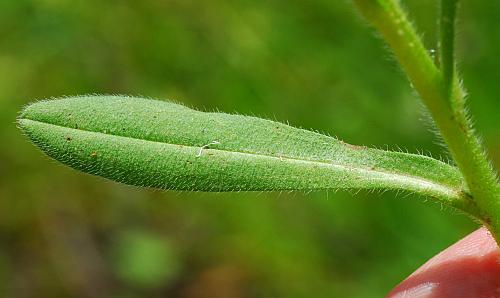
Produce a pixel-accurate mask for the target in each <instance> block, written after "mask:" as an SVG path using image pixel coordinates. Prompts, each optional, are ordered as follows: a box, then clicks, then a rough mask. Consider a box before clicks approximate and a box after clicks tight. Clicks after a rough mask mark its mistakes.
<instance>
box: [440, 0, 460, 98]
mask: <svg viewBox="0 0 500 298" xmlns="http://www.w3.org/2000/svg"><path fill="white" fill-rule="evenodd" d="M457 3H458V0H442V1H441V14H440V20H439V25H440V42H439V50H440V58H441V59H440V62H441V71H442V73H443V85H444V88H445V94H447V95H451V94H450V93H451V89H452V85H453V83H454V82H453V81H454V79H455V78H456V76H455V56H454V48H455V23H456V21H455V20H456V13H457Z"/></svg>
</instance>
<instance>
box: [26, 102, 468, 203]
mask: <svg viewBox="0 0 500 298" xmlns="http://www.w3.org/2000/svg"><path fill="white" fill-rule="evenodd" d="M18 123H19V126H20V128H21V129H22V130H23V131H24V132H25V134H26V135H27V136H28V137H29V138H30V139H31V140H32V141H33V142H34V143H35V144H36V145H38V146H39V147H40V148H41V149H42V150H43V151H44V152H45V153H46V154H47V155H49V156H51V157H53V158H55V159H56V160H58V161H60V162H62V163H64V164H67V165H69V166H71V167H73V168H75V169H78V170H81V171H83V172H87V173H90V174H94V175H98V176H102V177H106V178H109V179H112V180H115V181H118V182H122V183H126V184H132V185H137V186H145V187H155V188H162V189H173V190H192V191H274V190H315V189H382V190H384V189H395V190H405V191H410V192H415V193H419V194H422V195H425V196H427V197H432V198H435V199H437V200H439V201H441V202H444V203H447V204H448V205H451V206H454V207H457V208H459V209H467V208H468V209H470V206H468V204H469V201H468V199H467V198H466V196H465V194H464V193H463V192H462V191H461V189H462V187H463V181H462V177H461V175H460V173H459V172H458V171H457V169H456V168H454V167H452V166H450V165H448V164H446V163H443V162H440V161H437V160H434V159H432V158H429V157H425V156H419V155H414V154H404V153H400V152H387V151H382V150H377V149H370V148H366V147H362V146H354V145H349V144H346V143H344V142H342V141H340V140H338V139H335V138H333V137H330V136H326V135H322V134H319V133H316V132H312V131H307V130H303V129H298V128H294V127H291V126H288V125H285V124H282V123H278V122H274V121H269V120H264V119H260V118H256V117H248V116H241V115H230V114H225V113H208V112H200V111H196V110H192V109H189V108H187V107H185V106H182V105H179V104H175V103H172V102H163V101H157V100H149V99H143V98H134V97H126V96H82V97H72V98H64V99H57V100H47V101H40V102H36V103H34V104H32V105H29V106H28V107H26V108H25V109H24V110H23V112H22V113H21V115H20V117H19V119H18Z"/></svg>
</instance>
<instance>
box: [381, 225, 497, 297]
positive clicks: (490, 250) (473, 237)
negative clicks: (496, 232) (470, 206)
mask: <svg viewBox="0 0 500 298" xmlns="http://www.w3.org/2000/svg"><path fill="white" fill-rule="evenodd" d="M388 297H391V298H396V297H397V298H402V297H433V298H441V297H500V251H499V248H498V245H497V244H496V242H495V240H494V238H493V237H492V235H491V234H490V233H489V232H488V230H486V229H485V228H480V229H478V230H477V231H475V232H473V233H471V234H470V235H468V236H466V237H465V238H463V239H462V240H460V241H458V242H457V243H455V244H453V245H452V246H450V247H449V248H448V249H446V250H444V251H442V252H441V253H439V254H438V255H436V256H435V257H433V258H432V259H430V260H429V261H428V262H426V263H425V264H424V265H422V266H421V267H420V268H419V269H417V270H416V271H415V272H414V273H413V274H412V275H410V276H409V277H408V278H407V279H405V280H404V281H403V282H401V283H400V284H399V285H398V286H396V287H395V288H394V289H393V290H392V291H391V292H390V293H389V295H388Z"/></svg>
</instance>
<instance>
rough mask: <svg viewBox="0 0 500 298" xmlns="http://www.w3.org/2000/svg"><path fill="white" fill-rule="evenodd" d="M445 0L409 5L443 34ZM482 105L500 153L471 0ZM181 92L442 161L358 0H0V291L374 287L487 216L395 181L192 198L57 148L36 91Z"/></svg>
mask: <svg viewBox="0 0 500 298" xmlns="http://www.w3.org/2000/svg"><path fill="white" fill-rule="evenodd" d="M437 2H438V1H435V0H412V1H405V4H406V5H407V7H409V8H410V9H411V15H412V18H413V19H414V20H415V21H416V23H417V24H418V27H419V29H420V31H421V32H423V33H424V38H425V42H426V45H427V46H428V48H429V49H435V48H436V42H435V40H436V34H435V30H436V24H435V23H436V21H435V17H436V6H437ZM462 2H463V7H462V9H461V18H460V26H459V27H460V36H459V39H458V48H459V57H460V66H461V69H462V72H463V77H464V79H465V86H466V87H467V89H468V90H469V92H470V99H469V104H470V110H471V111H472V113H473V114H474V116H475V118H474V119H475V122H476V127H477V129H478V130H479V132H480V133H481V135H482V136H483V138H484V142H485V144H486V147H487V148H488V150H489V153H490V156H491V157H492V159H493V161H494V164H495V165H496V167H497V168H498V166H499V165H500V138H499V136H500V117H499V112H500V109H499V101H498V94H499V93H500V84H499V83H498V77H499V75H500V59H498V53H499V52H500V32H499V31H498V28H499V25H500V21H499V19H498V15H497V12H498V11H500V2H499V1H482V2H481V3H477V1H471V0H464V1H462ZM89 93H109V94H130V95H143V96H147V97H152V98H159V99H175V100H177V101H180V102H183V103H185V104H187V105H189V106H193V107H197V108H199V109H204V110H215V109H219V110H221V111H225V112H238V113H241V114H252V115H258V116H261V117H265V118H270V119H277V120H280V121H289V122H290V123H291V124H292V125H294V126H300V127H305V128H313V129H316V130H319V131H323V132H326V133H329V134H331V135H336V136H338V137H339V138H341V139H343V140H345V141H346V142H349V143H352V144H364V145H371V146H376V147H381V148H390V149H396V148H398V146H399V147H400V148H403V149H404V150H408V151H410V152H417V151H423V152H425V153H426V154H432V155H433V156H435V157H438V158H439V157H440V156H441V158H443V159H446V158H447V157H446V153H444V151H443V148H442V147H441V146H440V144H439V141H436V140H437V139H436V137H435V135H434V134H433V133H431V132H429V131H428V128H432V124H431V123H430V122H429V121H428V120H426V118H427V117H426V116H425V113H423V109H422V107H421V104H420V103H419V102H418V100H417V99H416V96H415V95H414V94H413V92H412V91H411V89H410V87H409V84H408V83H407V82H406V80H405V78H404V76H403V74H402V72H401V71H400V69H399V68H398V66H397V65H396V63H395V62H394V59H393V58H392V57H391V55H390V53H389V52H388V51H387V49H386V47H385V46H384V45H383V43H382V42H381V41H380V40H379V39H378V38H377V37H376V36H375V34H374V33H373V31H372V30H371V29H370V28H369V27H368V26H367V25H366V23H365V22H364V21H363V20H362V19H361V18H360V17H358V15H357V14H356V13H355V11H354V9H353V6H352V3H350V1H332V0H315V1H299V0H291V1H246V0H238V1H235V0H211V1H195V0H143V1H135V0H110V1H101V0H71V1H70V0H2V1H0V121H1V122H0V140H1V149H0V296H1V297H185V298H189V297H222V298H224V297H236V298H237V297H379V296H382V295H384V294H385V293H386V292H387V291H388V290H390V289H391V287H393V286H394V285H395V284H397V283H398V282H399V281H400V280H401V279H403V278H404V277H405V276H406V275H408V274H409V273H411V272H412V271H413V270H414V269H416V268H417V267H418V266H419V265H420V264H422V263H423V262H424V261H425V260H427V259H428V258H430V257H431V256H433V255H434V254H436V253H437V252H439V251H440V250H442V249H444V248H445V247H447V246H448V245H450V244H452V243H453V242H455V241H456V240H458V239H459V238H461V237H463V236H464V235H466V234H467V233H469V232H471V231H472V230H474V229H475V228H477V225H475V224H474V223H472V222H471V221H469V219H467V218H466V217H465V216H463V215H461V214H458V213H456V212H453V211H451V210H444V211H443V210H442V207H441V206H439V205H437V204H425V203H423V202H422V200H421V199H418V198H416V197H413V196H402V195H396V194H395V193H386V194H383V195H380V194H370V193H366V192H361V193H359V194H358V195H356V196H354V195H353V194H351V193H343V192H338V193H333V192H330V193H326V192H316V193H309V194H305V193H292V194H288V193H286V194H285V193H282V194H280V193H269V194H268V193H229V194H207V193H197V194H191V193H178V192H164V191H154V190H147V189H138V188H134V187H129V186H125V185H120V184H117V183H113V182H109V181H106V180H104V179H101V178H98V177H92V176H89V175H86V174H82V173H79V172H76V171H74V170H72V169H69V168H67V167H65V166H62V165H59V164H57V163H56V162H54V161H51V160H49V159H48V158H47V157H46V156H44V155H43V154H42V153H41V152H40V151H38V150H37V149H36V148H35V147H34V146H32V145H31V144H30V143H29V142H28V141H27V140H26V138H24V137H23V136H22V135H21V133H20V131H19V130H18V129H17V128H16V123H15V118H16V115H17V113H18V111H19V110H20V109H21V108H22V107H23V105H25V104H27V103H29V102H31V101H34V100H36V99H42V98H50V97H58V96H66V95H77V94H89Z"/></svg>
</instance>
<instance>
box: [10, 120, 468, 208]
mask: <svg viewBox="0 0 500 298" xmlns="http://www.w3.org/2000/svg"><path fill="white" fill-rule="evenodd" d="M20 120H27V121H32V122H37V123H42V124H44V125H50V126H55V127H60V128H64V129H67V130H70V131H71V130H74V131H79V132H87V133H95V134H101V135H104V136H107V137H116V138H126V139H132V140H136V141H142V142H151V143H159V144H163V145H169V146H184V147H189V148H193V149H200V148H201V147H202V146H193V145H190V144H175V143H168V142H162V141H157V140H148V139H142V138H136V137H132V136H123V135H116V134H109V133H104V132H99V131H94V130H88V129H82V128H72V127H67V126H63V125H59V124H54V123H50V122H44V121H39V120H33V119H30V118H20ZM203 150H204V151H208V150H212V151H221V152H228V153H233V154H242V155H250V156H255V157H267V158H274V159H279V160H283V161H284V160H287V161H290V162H299V163H315V164H319V165H322V166H331V167H336V168H340V169H342V170H345V171H353V170H354V171H358V172H361V173H362V172H365V173H375V174H380V175H382V176H385V177H394V179H393V180H397V181H400V182H401V183H402V184H403V185H411V184H413V185H418V186H419V187H421V188H422V189H426V188H431V187H432V188H433V189H434V190H436V191H438V192H440V193H443V194H446V195H447V196H449V197H450V200H451V199H452V198H454V199H459V197H460V195H459V192H460V191H459V190H456V189H454V188H452V187H450V186H448V185H444V184H441V183H439V182H436V181H434V180H430V179H426V178H422V177H420V176H413V175H407V174H401V173H396V172H389V171H383V170H380V169H372V168H368V167H362V166H359V165H356V166H350V165H345V164H341V163H334V162H333V161H331V162H325V161H321V160H313V159H307V158H298V157H293V156H286V155H283V156H281V155H279V156H276V155H271V154H265V153H260V152H250V151H246V152H245V151H241V150H227V149H221V148H205V149H203ZM386 180H388V179H386ZM412 182H413V183H412Z"/></svg>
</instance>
